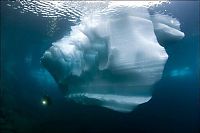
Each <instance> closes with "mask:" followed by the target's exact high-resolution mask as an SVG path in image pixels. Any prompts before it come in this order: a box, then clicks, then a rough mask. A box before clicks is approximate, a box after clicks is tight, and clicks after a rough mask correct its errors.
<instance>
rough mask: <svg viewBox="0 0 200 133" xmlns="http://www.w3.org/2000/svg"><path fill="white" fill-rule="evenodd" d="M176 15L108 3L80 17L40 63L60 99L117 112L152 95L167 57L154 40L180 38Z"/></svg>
mask: <svg viewBox="0 0 200 133" xmlns="http://www.w3.org/2000/svg"><path fill="white" fill-rule="evenodd" d="M183 37H184V33H183V32H181V31H180V23H179V21H178V20H177V19H175V18H172V17H171V16H168V15H162V14H153V15H150V13H149V11H148V9H147V8H146V7H130V6H129V7H126V6H109V7H108V8H107V9H106V10H104V11H103V12H101V13H91V14H88V15H85V16H83V17H82V19H81V22H80V24H78V25H76V26H72V27H71V32H70V34H69V35H67V36H64V37H63V38H62V39H61V40H59V41H57V42H55V43H53V44H52V46H51V47H50V48H49V49H48V50H46V51H45V53H44V54H43V56H42V58H41V63H42V64H43V66H44V67H45V68H46V69H47V70H48V71H49V73H50V74H51V75H52V76H53V78H54V79H55V81H56V82H57V83H58V85H59V86H60V88H61V89H63V90H66V93H65V95H66V98H69V99H72V100H74V101H76V102H78V103H82V104H92V105H97V106H102V107H106V108H109V109H112V110H115V111H119V112H130V111H133V110H134V109H135V108H136V107H137V106H138V105H140V104H142V103H145V102H148V101H149V100H150V99H151V97H152V91H153V85H154V84H155V83H156V82H157V81H159V80H160V79H161V77H162V73H163V69H164V66H165V63H166V61H167V59H168V55H167V53H166V51H165V48H164V47H162V46H161V45H160V44H159V43H158V40H157V39H160V40H180V39H182V38H183Z"/></svg>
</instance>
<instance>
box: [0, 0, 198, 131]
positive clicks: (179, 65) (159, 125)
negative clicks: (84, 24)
mask: <svg viewBox="0 0 200 133" xmlns="http://www.w3.org/2000/svg"><path fill="white" fill-rule="evenodd" d="M6 4H7V2H2V1H1V86H0V87H1V101H0V107H1V108H0V131H1V132H5V133H7V132H14V133H32V132H33V133H40V132H41V133H45V132H46V133H50V132H63V133H64V132H65V133H67V132H69V133H71V132H72V133H73V132H84V133H88V132H91V133H93V132H99V133H102V132H130V133H198V132H199V124H200V123H199V122H200V121H199V120H200V115H199V111H200V105H199V101H200V100H199V89H200V79H199V75H200V72H199V71H200V65H199V64H200V61H199V60H200V59H199V57H200V55H199V53H200V46H199V38H200V34H199V31H200V28H199V24H200V19H199V16H200V14H199V7H200V4H199V1H182V2H179V1H175V2H172V3H171V4H169V5H168V4H167V5H165V6H162V7H157V8H155V9H154V10H155V11H164V10H167V12H168V13H170V14H172V15H173V16H174V17H176V18H178V20H179V21H180V22H181V29H182V31H183V32H184V33H185V35H186V36H185V38H184V39H183V40H181V41H179V42H165V43H163V44H162V45H163V46H165V48H166V51H167V53H168V55H169V59H168V61H167V64H166V66H165V70H164V74H163V77H162V79H161V80H160V81H159V82H158V83H157V84H156V85H155V86H154V88H155V90H154V92H153V98H152V99H151V100H150V101H149V102H148V103H145V104H142V105H140V106H139V107H138V108H137V109H136V110H135V111H133V112H131V113H128V114H126V113H119V112H115V111H112V110H109V109H105V108H102V107H97V106H84V105H81V104H76V103H74V102H73V101H67V100H66V99H65V98H64V96H63V94H62V92H61V91H60V90H59V88H58V87H57V85H56V83H55V82H54V80H53V79H52V78H51V76H50V75H49V74H48V72H46V70H45V69H44V68H43V67H42V66H41V64H40V57H41V56H42V54H43V53H44V51H45V50H46V49H48V48H49V47H50V46H51V44H52V42H55V41H56V40H58V39H60V38H62V37H63V35H66V34H68V33H69V32H70V26H71V25H73V23H71V22H69V21H67V19H62V18H57V19H55V18H42V17H38V16H36V15H35V14H33V13H29V12H28V13H20V12H18V11H17V10H14V9H12V8H10V7H8V6H7V5H6ZM45 94H48V95H49V96H50V97H51V98H52V105H50V106H43V105H42V104H41V98H42V97H43V96H44V95H45Z"/></svg>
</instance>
